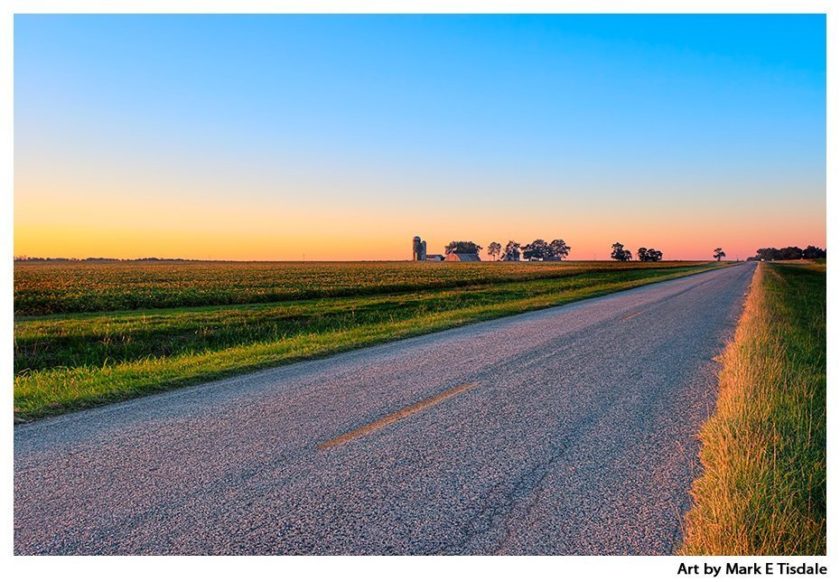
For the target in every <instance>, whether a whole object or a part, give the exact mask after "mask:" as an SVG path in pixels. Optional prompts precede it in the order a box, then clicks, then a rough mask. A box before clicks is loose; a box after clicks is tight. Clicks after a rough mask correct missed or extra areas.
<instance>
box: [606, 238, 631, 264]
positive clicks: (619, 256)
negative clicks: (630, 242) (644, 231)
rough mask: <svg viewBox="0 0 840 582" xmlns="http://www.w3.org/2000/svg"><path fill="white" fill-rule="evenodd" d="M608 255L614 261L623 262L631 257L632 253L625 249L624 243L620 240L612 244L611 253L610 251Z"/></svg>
mask: <svg viewBox="0 0 840 582" xmlns="http://www.w3.org/2000/svg"><path fill="white" fill-rule="evenodd" d="M610 257H611V258H612V259H613V260H614V261H621V262H625V261H629V260H630V259H632V258H633V253H631V252H630V251H628V250H625V249H624V245H623V244H621V243H620V242H616V243H613V245H612V253H610Z"/></svg>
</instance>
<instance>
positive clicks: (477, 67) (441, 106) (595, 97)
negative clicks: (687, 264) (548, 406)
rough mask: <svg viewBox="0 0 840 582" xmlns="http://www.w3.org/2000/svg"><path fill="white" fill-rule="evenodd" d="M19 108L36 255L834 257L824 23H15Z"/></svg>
mask: <svg viewBox="0 0 840 582" xmlns="http://www.w3.org/2000/svg"><path fill="white" fill-rule="evenodd" d="M15 107H16V110H15V122H16V134H15V138H16V151H15V154H16V188H15V190H16V191H15V202H16V216H15V220H16V241H15V245H16V248H15V252H16V254H33V255H35V254H51V255H57V254H62V255H85V254H94V255H121V256H147V255H153V254H156V255H165V256H175V255H178V256H184V255H189V256H196V257H198V258H204V257H207V258H276V259H294V258H300V255H301V253H303V252H307V249H308V253H307V254H308V256H309V257H311V258H324V259H332V258H339V259H341V258H405V257H404V255H405V254H406V249H407V248H408V244H407V242H406V241H407V240H408V239H410V237H411V236H413V235H414V234H415V233H418V234H421V235H423V236H424V238H427V239H428V240H429V241H430V247H431V248H432V249H434V248H437V247H438V246H442V245H443V244H445V243H446V242H448V241H449V240H452V239H465V238H472V239H474V240H476V241H477V242H479V243H481V244H484V245H485V246H486V244H487V243H488V242H490V240H500V241H501V242H505V240H507V239H508V238H514V239H517V240H521V241H523V242H527V241H529V240H532V239H533V238H536V237H543V238H548V239H551V238H555V237H563V238H565V239H566V240H567V241H568V242H569V243H570V244H571V245H572V247H573V249H574V250H573V255H572V258H581V259H584V258H592V257H594V256H597V257H600V258H604V257H605V256H606V255H607V253H608V252H609V244H610V243H611V242H614V240H615V239H622V242H625V244H627V245H628V246H630V247H632V248H635V247H636V246H642V245H644V246H657V247H658V248H663V250H665V252H666V257H669V258H700V257H705V256H706V255H707V254H709V253H708V251H709V250H710V248H708V247H709V246H710V245H711V248H714V247H715V246H719V245H725V246H729V248H730V249H733V250H734V251H735V253H732V252H730V255H733V254H740V255H742V256H744V255H745V254H747V253H751V252H752V251H754V249H755V248H756V245H759V246H765V245H787V244H799V245H805V244H809V243H812V242H813V243H816V244H824V242H825V230H824V221H825V215H824V212H825V20H824V17H822V16H820V15H810V16H805V15H799V16H773V15H755V16H734V15H725V16H696V15H681V16H625V15H622V16H619V15H616V16H605V15H593V16H564V15H560V16H540V15H532V16H507V15H489V16H479V15H470V16H432V15H425V16H288V15H284V16H265V15H255V16H230V15H226V16H173V15H166V16H151V15H149V16H134V15H131V16H129V15H124V16H65V15H62V16H17V17H16V19H15ZM50 209H54V210H53V211H51V210H50ZM46 233H49V236H46ZM485 239H486V240H485ZM502 239H505V240H502ZM222 241H225V242H222ZM302 249H303V250H302ZM95 251H96V252H95ZM575 251H577V252H575ZM728 252H729V251H728Z"/></svg>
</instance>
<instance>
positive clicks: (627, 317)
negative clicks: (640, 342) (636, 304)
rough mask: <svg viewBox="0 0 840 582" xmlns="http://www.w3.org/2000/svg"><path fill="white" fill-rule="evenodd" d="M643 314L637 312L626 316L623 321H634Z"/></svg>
mask: <svg viewBox="0 0 840 582" xmlns="http://www.w3.org/2000/svg"><path fill="white" fill-rule="evenodd" d="M641 314H642V312H641V311H637V312H636V313H631V314H630V315H625V316H624V317H622V318H621V321H627V320H628V319H633V318H634V317H638V316H639V315H641Z"/></svg>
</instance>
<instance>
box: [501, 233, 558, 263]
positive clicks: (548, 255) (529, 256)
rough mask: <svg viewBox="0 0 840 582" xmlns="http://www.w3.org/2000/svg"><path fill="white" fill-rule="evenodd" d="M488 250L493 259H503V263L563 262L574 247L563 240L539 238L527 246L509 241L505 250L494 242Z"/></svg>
mask: <svg viewBox="0 0 840 582" xmlns="http://www.w3.org/2000/svg"><path fill="white" fill-rule="evenodd" d="M487 250H488V253H489V254H490V256H491V257H501V259H502V260H503V261H518V260H520V259H523V258H524V259H525V260H526V261H562V260H563V259H565V258H566V257H568V256H569V253H570V252H571V251H572V247H570V246H569V245H567V244H566V241H564V240H563V239H562V238H556V239H554V240H553V241H551V242H546V241H544V240H543V239H541V238H538V239H537V240H535V241H534V242H532V243H530V244H527V245H525V246H522V245H521V244H519V243H518V242H516V241H514V240H511V241H508V243H507V244H506V245H505V248H504V250H502V245H501V244H499V243H497V242H492V243H490V244H489V245H488V247H487Z"/></svg>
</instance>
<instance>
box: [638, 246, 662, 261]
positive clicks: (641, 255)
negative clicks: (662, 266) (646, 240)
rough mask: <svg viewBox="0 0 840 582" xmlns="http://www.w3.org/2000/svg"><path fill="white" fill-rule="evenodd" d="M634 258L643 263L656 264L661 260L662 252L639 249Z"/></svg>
mask: <svg viewBox="0 0 840 582" xmlns="http://www.w3.org/2000/svg"><path fill="white" fill-rule="evenodd" d="M636 256H637V257H638V259H639V260H640V261H642V262H643V263H657V262H659V261H661V260H662V251H659V250H656V249H647V248H645V247H639V250H638V251H637V254H636Z"/></svg>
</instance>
